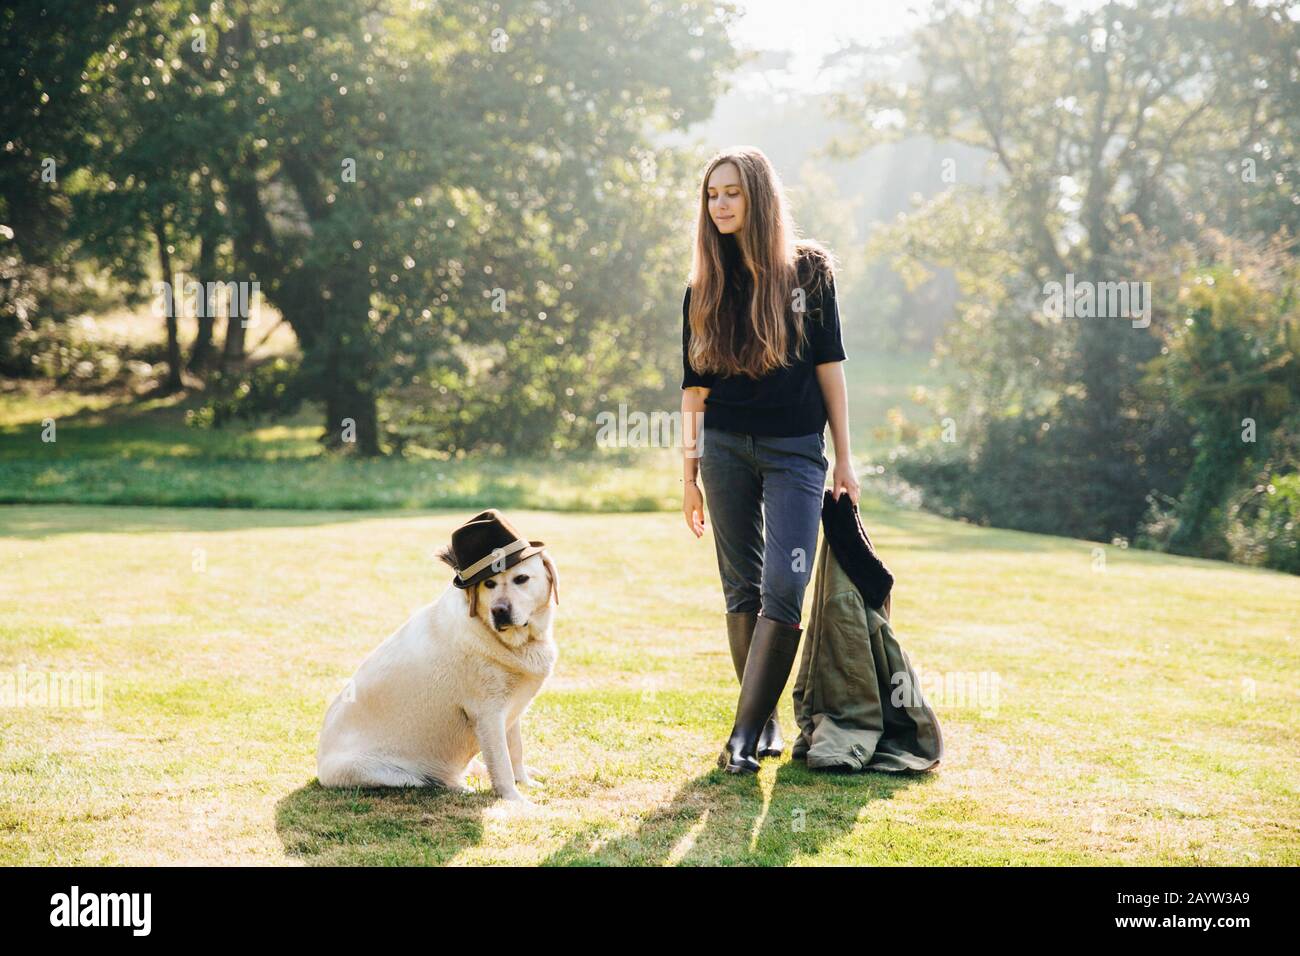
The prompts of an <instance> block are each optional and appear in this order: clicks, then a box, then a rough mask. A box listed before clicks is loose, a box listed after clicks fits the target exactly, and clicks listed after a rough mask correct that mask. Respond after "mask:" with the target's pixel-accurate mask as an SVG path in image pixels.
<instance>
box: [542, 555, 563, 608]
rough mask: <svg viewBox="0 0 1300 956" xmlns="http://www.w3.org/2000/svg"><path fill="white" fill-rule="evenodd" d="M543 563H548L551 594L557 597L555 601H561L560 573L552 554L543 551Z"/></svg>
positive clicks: (547, 574) (547, 573) (547, 569)
mask: <svg viewBox="0 0 1300 956" xmlns="http://www.w3.org/2000/svg"><path fill="white" fill-rule="evenodd" d="M542 564H544V565H546V576H547V577H548V578H550V579H551V594H552V595H553V596H554V597H555V603H556V604H559V603H560V573H559V572H558V571H556V570H555V563H554V562H553V561H551V556H550V555H549V554H547V553H546V552H545V551H543V552H542Z"/></svg>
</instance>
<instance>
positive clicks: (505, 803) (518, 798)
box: [498, 790, 537, 810]
mask: <svg viewBox="0 0 1300 956" xmlns="http://www.w3.org/2000/svg"><path fill="white" fill-rule="evenodd" d="M498 796H499V797H500V798H501V803H500V805H501V806H502V807H503V808H510V809H513V810H536V809H537V804H535V803H533V801H531V800H529V799H528V798H527V797H525V796H524V795H523V794H522V793H520V792H519V791H518V790H512V791H511V792H509V793H502V794H498Z"/></svg>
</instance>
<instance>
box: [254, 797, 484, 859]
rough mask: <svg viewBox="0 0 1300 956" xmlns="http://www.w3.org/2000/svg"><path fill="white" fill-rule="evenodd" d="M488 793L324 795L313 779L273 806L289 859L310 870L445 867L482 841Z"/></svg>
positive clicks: (277, 829) (278, 831) (276, 826)
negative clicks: (308, 867)
mask: <svg viewBox="0 0 1300 956" xmlns="http://www.w3.org/2000/svg"><path fill="white" fill-rule="evenodd" d="M494 802H496V796H495V795H494V794H492V793H491V792H490V791H489V792H486V793H474V794H458V793H452V792H451V791H449V790H443V789H440V788H437V787H396V788H392V789H388V788H370V787H364V788H363V787H359V788H351V789H327V788H325V787H322V786H321V785H320V784H319V783H317V782H316V781H315V780H312V782H311V783H309V784H307V785H306V786H305V787H300V788H299V789H297V790H295V791H294V792H293V793H291V794H289V795H288V796H286V797H284V798H283V799H281V800H280V801H279V802H278V803H277V804H276V806H275V830H276V833H277V834H278V835H279V837H280V842H281V843H282V844H283V845H284V851H285V853H286V854H288V855H289V856H291V857H293V858H295V859H298V860H301V861H302V862H303V863H306V864H308V865H310V866H411V865H417V866H443V865H445V864H447V863H449V862H450V861H451V860H453V859H454V858H455V856H456V854H458V853H459V852H460V851H461V850H463V849H465V848H466V847H470V846H474V845H476V844H477V843H479V842H480V841H481V840H482V839H483V819H482V817H483V812H484V811H485V810H486V809H487V808H488V807H490V806H491V805H492V804H493V803H494Z"/></svg>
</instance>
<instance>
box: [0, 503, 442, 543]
mask: <svg viewBox="0 0 1300 956" xmlns="http://www.w3.org/2000/svg"><path fill="white" fill-rule="evenodd" d="M463 510H464V509H463V508H449V509H447V511H448V512H449V513H451V514H453V515H459V514H460V513H461V512H462V511H463ZM438 511H439V509H420V510H419V511H418V512H415V513H408V514H403V515H401V517H403V518H410V517H421V516H424V515H436V514H438ZM377 517H388V516H385V515H377V514H376V513H375V512H374V511H361V510H347V509H344V510H338V511H309V510H303V511H298V510H292V509H274V508H269V509H252V508H203V507H182V506H170V507H169V506H162V507H159V506H154V505H138V506H137V505H65V504H20V505H11V506H6V505H0V538H29V539H32V540H36V541H39V540H42V539H44V538H52V537H54V536H56V535H61V534H146V533H153V532H189V531H242V530H246V529H250V528H306V527H313V526H317V525H329V524H341V523H343V522H345V521H373V520H374V519H375V518H377ZM462 520H463V519H462ZM451 527H454V523H453V524H452V525H451V526H449V528H448V533H450V529H451Z"/></svg>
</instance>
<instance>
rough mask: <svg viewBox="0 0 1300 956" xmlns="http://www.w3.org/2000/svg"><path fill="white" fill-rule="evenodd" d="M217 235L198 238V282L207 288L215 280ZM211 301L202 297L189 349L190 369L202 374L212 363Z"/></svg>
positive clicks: (212, 323) (214, 322)
mask: <svg viewBox="0 0 1300 956" xmlns="http://www.w3.org/2000/svg"><path fill="white" fill-rule="evenodd" d="M216 261H217V237H216V236H215V235H212V234H211V233H208V232H204V234H203V235H202V236H201V237H200V239H199V275H198V280H199V282H201V283H203V284H204V288H207V283H209V282H212V281H214V280H215V278H216V277H215V276H214V275H213V273H214V272H215V271H216ZM212 305H213V303H211V302H209V301H208V299H207V296H204V297H203V309H202V311H201V312H200V313H199V331H198V334H197V335H196V336H195V337H194V347H193V348H192V349H190V371H191V372H196V373H200V374H202V373H203V372H205V371H207V368H208V366H209V365H210V364H211V363H212V327H213V326H214V325H215V324H216V317H215V316H213V314H212Z"/></svg>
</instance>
